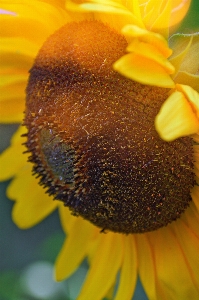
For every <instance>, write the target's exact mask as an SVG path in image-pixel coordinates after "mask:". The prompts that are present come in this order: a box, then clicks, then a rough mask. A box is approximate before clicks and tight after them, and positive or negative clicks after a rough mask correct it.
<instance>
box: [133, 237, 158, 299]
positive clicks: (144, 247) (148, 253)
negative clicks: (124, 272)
mask: <svg viewBox="0 0 199 300" xmlns="http://www.w3.org/2000/svg"><path fill="white" fill-rule="evenodd" d="M135 238H136V246H137V256H138V272H139V276H140V280H141V282H142V285H143V287H144V290H145V292H146V294H147V296H148V298H149V299H161V297H158V296H160V295H157V291H156V274H155V266H154V261H153V253H152V250H151V246H150V244H149V241H148V238H147V235H146V234H139V235H136V236H135Z"/></svg>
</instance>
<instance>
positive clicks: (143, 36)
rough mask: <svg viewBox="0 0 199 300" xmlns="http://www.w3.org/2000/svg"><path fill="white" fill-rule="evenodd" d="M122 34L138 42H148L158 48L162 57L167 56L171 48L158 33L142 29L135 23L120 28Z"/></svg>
mask: <svg viewBox="0 0 199 300" xmlns="http://www.w3.org/2000/svg"><path fill="white" fill-rule="evenodd" d="M122 33H123V34H124V35H127V36H130V37H133V38H137V39H138V40H139V41H140V42H145V43H148V44H150V45H152V46H154V47H156V48H157V50H159V52H160V53H162V55H163V56H164V57H169V56H170V55H171V53H172V50H171V49H170V48H169V46H168V44H167V41H166V40H165V39H164V37H163V36H162V35H160V34H158V33H155V32H151V31H149V30H146V29H142V28H140V27H138V26H135V25H126V26H124V28H123V29H122Z"/></svg>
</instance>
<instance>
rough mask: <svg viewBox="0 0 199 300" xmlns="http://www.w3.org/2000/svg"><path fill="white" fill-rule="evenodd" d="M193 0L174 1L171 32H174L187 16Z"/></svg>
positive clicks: (170, 23)
mask: <svg viewBox="0 0 199 300" xmlns="http://www.w3.org/2000/svg"><path fill="white" fill-rule="evenodd" d="M190 4H191V0H174V1H172V11H171V18H170V22H169V27H170V32H171V31H172V32H174V31H175V30H176V28H177V27H178V26H179V25H180V23H181V21H182V20H183V19H184V17H185V16H186V14H187V12H188V10H189V7H190Z"/></svg>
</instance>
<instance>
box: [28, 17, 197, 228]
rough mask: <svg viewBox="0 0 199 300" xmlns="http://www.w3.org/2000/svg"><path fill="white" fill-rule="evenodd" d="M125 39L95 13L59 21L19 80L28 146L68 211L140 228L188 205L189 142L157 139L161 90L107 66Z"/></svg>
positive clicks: (163, 95)
mask: <svg viewBox="0 0 199 300" xmlns="http://www.w3.org/2000/svg"><path fill="white" fill-rule="evenodd" d="M126 46H127V42H126V40H125V38H124V37H123V36H121V35H119V34H118V33H116V32H115V31H114V30H112V29H110V28H109V27H108V26H106V25H104V24H102V23H100V22H97V21H83V22H80V23H71V24H68V25H66V26H64V27H63V28H61V29H60V30H59V31H57V32H56V33H55V34H53V35H52V36H51V37H50V38H49V39H48V40H47V41H46V42H45V44H44V45H43V47H42V48H41V50H40V52H39V54H38V56H37V58H36V60H35V63H34V66H33V67H32V69H31V71H30V79H29V83H28V86H27V104H26V116H25V124H26V126H27V128H28V135H27V148H28V150H29V151H30V158H29V160H30V161H31V162H33V164H34V165H33V171H34V173H36V174H37V175H38V176H39V177H40V181H41V184H42V185H43V186H44V187H45V188H46V189H47V191H48V193H49V194H52V195H54V197H55V199H58V200H62V201H63V202H64V203H65V205H66V206H68V207H69V208H70V209H71V211H72V213H73V214H74V215H81V216H82V217H84V218H85V219H87V220H89V221H91V222H92V223H93V224H95V225H97V226H99V227H100V228H102V229H107V230H111V231H115V232H123V233H142V232H147V231H152V230H156V229H158V228H160V227H162V226H165V225H167V224H168V223H170V222H172V221H174V220H176V219H177V218H178V217H180V215H181V214H182V212H184V210H185V209H186V208H187V206H188V205H189V202H190V201H191V196H190V188H191V187H192V186H193V185H194V174H193V161H192V154H193V153H192V141H191V139H190V138H181V139H178V140H177V141H174V142H170V143H166V142H164V141H162V140H161V139H160V138H159V136H158V134H157V132H156V131H155V127H154V119H155V116H156V114H157V113H158V111H159V109H160V106H161V104H162V103H163V102H164V101H165V100H166V98H167V92H168V91H167V90H166V89H162V88H155V87H150V86H144V85H141V84H139V83H136V82H133V81H131V80H128V79H126V78H124V77H122V76H121V75H119V74H118V73H116V72H115V71H113V69H112V64H113V63H114V62H115V61H116V60H117V59H118V58H119V57H121V56H122V55H124V54H125V49H126ZM41 201H42V199H41ZM49 201H50V200H49Z"/></svg>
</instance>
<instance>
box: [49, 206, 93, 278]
mask: <svg viewBox="0 0 199 300" xmlns="http://www.w3.org/2000/svg"><path fill="white" fill-rule="evenodd" d="M62 205H63V204H62ZM74 219H75V222H74V224H73V226H72V227H71V229H70V235H69V236H68V238H67V239H66V241H65V242H64V245H63V246H62V250H61V252H60V253H59V255H58V257H57V260H56V263H55V272H56V273H55V277H56V280H58V281H60V280H63V279H65V278H67V277H68V276H70V275H71V274H72V273H73V272H74V271H75V270H76V269H77V268H78V266H79V265H80V263H81V262H82V260H83V259H84V257H85V256H86V254H87V249H88V246H89V241H90V240H91V237H92V235H93V231H94V229H95V228H94V226H93V225H91V224H90V223H89V222H87V221H85V220H83V219H82V218H81V217H79V218H78V219H76V218H74Z"/></svg>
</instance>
